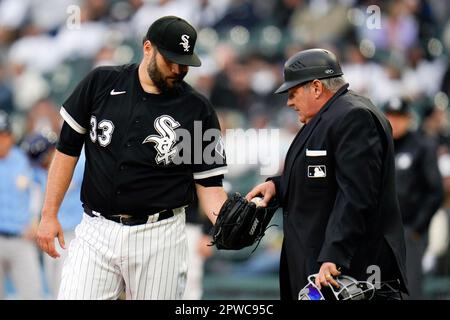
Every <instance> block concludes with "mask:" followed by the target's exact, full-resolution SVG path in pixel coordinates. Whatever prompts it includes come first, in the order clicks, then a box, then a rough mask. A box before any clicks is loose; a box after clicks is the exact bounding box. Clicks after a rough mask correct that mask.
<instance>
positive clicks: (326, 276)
mask: <svg viewBox="0 0 450 320" xmlns="http://www.w3.org/2000/svg"><path fill="white" fill-rule="evenodd" d="M340 274H341V272H340V271H339V270H338V268H337V266H336V265H335V264H334V263H333V262H324V263H322V266H321V267H320V270H319V273H318V274H317V277H316V286H317V287H318V288H319V289H321V288H322V286H328V285H329V284H331V285H332V286H334V287H336V288H339V284H338V283H337V282H336V280H334V278H333V277H337V276H339V275H340Z"/></svg>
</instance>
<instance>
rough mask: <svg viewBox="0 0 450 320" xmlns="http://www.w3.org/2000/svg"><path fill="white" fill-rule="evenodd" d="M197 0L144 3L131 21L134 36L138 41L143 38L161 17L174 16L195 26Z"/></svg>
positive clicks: (167, 0) (164, 0)
mask: <svg viewBox="0 0 450 320" xmlns="http://www.w3.org/2000/svg"><path fill="white" fill-rule="evenodd" d="M196 2H197V0H194V1H191V0H178V1H176V0H154V1H145V2H143V4H142V6H140V7H139V9H138V10H137V11H136V13H135V14H134V16H133V17H132V19H131V25H132V28H133V32H134V36H135V37H136V38H137V39H138V40H139V41H140V40H142V38H143V37H144V36H145V34H146V32H147V29H148V26H149V25H150V24H152V23H153V22H154V21H155V20H157V19H158V18H160V17H162V16H170V15H176V16H177V17H180V18H182V19H185V20H187V21H192V24H193V26H194V27H196V25H195V21H196V19H195V14H196V13H195V10H196V9H197V6H196Z"/></svg>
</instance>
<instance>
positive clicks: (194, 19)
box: [0, 0, 450, 299]
mask: <svg viewBox="0 0 450 320" xmlns="http://www.w3.org/2000/svg"><path fill="white" fill-rule="evenodd" d="M378 9H379V11H378ZM78 14H79V16H78ZM169 14H174V15H178V16H180V17H183V18H185V19H186V20H188V21H190V22H191V23H192V24H193V25H194V26H195V27H196V28H197V29H198V31H199V36H198V40H197V45H196V51H197V53H198V54H199V55H200V57H201V59H202V62H203V65H202V67H200V68H191V69H190V72H189V74H188V76H187V81H188V82H189V83H190V84H191V85H193V86H194V87H195V88H197V89H198V90H199V91H200V92H202V93H203V94H205V95H206V96H207V97H209V98H210V100H211V102H212V103H213V105H214V106H215V107H216V109H217V111H218V113H219V116H220V119H221V123H222V127H223V129H224V133H225V132H226V131H225V130H226V129H232V128H243V129H248V128H256V129H263V128H279V129H280V130H281V131H280V144H279V150H275V151H277V152H278V153H279V155H280V157H279V161H280V170H281V168H282V159H283V157H284V155H285V153H286V151H287V147H288V146H289V143H290V142H291V140H292V138H293V137H294V135H295V133H296V132H297V131H298V129H299V124H298V121H297V116H296V115H295V114H293V113H292V112H291V111H289V110H288V108H286V107H284V106H285V99H286V97H283V96H275V95H273V94H272V92H273V91H274V89H275V88H276V87H277V86H278V85H279V84H280V82H281V81H282V67H283V62H284V61H285V59H286V58H287V57H289V56H290V55H291V54H292V53H294V52H296V51H298V50H300V49H303V48H311V47H323V48H328V49H330V50H332V51H334V52H336V53H337V55H338V56H339V58H340V60H341V62H342V68H343V71H344V77H345V78H346V79H347V80H348V81H349V83H350V88H351V89H353V90H355V91H358V92H361V93H363V94H366V95H367V96H369V97H370V98H371V99H372V100H373V102H374V103H375V104H376V105H378V106H381V105H382V104H383V103H384V102H386V101H388V100H389V99H391V98H394V97H398V96H407V97H409V98H410V99H412V100H413V109H414V111H415V115H416V126H417V127H420V126H422V124H423V123H425V122H426V123H427V124H426V128H427V130H429V132H430V134H432V135H434V136H435V137H436V139H437V140H438V141H439V143H440V145H441V148H440V151H439V152H440V154H446V153H448V152H449V151H448V149H449V148H448V145H450V143H449V142H448V138H447V136H448V134H447V133H448V130H449V125H448V113H447V106H448V94H449V92H450V64H449V50H450V19H449V16H450V3H449V2H448V1H438V0H400V1H375V0H370V1H356V0H340V1H338V0H335V1H333V0H309V1H308V0H254V1H250V0H214V1H212V0H209V1H208V0H148V1H144V0H128V1H125V0H112V1H107V0H78V1H77V0H47V1H43V0H42V1H38V0H0V109H2V110H5V111H7V112H8V113H10V114H11V116H12V118H13V120H14V121H13V129H14V134H15V136H16V139H17V142H18V143H20V142H21V140H22V139H23V137H25V136H26V135H27V134H29V133H30V132H31V131H33V130H38V129H39V128H41V129H42V128H45V127H51V128H52V129H53V130H55V131H58V130H59V127H60V118H59V115H58V111H59V106H60V105H61V103H62V102H63V101H64V99H65V98H66V97H67V96H68V94H69V93H70V92H71V91H72V90H73V89H74V87H75V85H76V84H77V83H78V82H79V81H80V80H81V79H82V78H83V77H84V75H85V74H86V73H87V72H88V71H89V70H91V69H92V68H94V67H96V66H100V65H118V64H124V63H131V62H139V61H140V59H141V43H142V42H141V41H142V37H143V35H144V34H145V32H146V30H147V28H148V26H149V25H150V24H151V23H152V22H153V21H154V20H156V19H157V18H158V17H160V16H163V15H169ZM78 17H80V21H79V22H80V24H79V25H77V22H78V20H77V19H78ZM225 140H226V136H225ZM262 147H264V146H262ZM259 169H260V168H259V166H258V165H257V164H256V165H255V164H247V165H245V164H240V165H231V166H230V173H229V174H228V175H227V176H226V186H227V188H228V190H232V191H239V192H241V193H243V194H245V193H246V192H247V191H248V190H250V188H251V186H253V185H254V184H256V183H258V182H260V181H263V180H264V179H265V178H266V177H265V176H262V175H261V174H260V171H259ZM275 220H276V221H274V223H275V224H277V225H278V226H281V220H280V218H279V215H278V217H276V218H275ZM281 239H282V231H281V228H280V227H276V226H275V227H272V228H271V229H270V230H269V231H268V233H267V236H266V237H265V238H264V240H263V242H262V243H261V245H260V247H259V248H258V249H257V250H256V251H255V252H254V253H253V254H252V255H250V253H251V249H248V250H242V251H239V252H215V253H214V255H213V256H212V257H211V258H209V259H208V261H207V263H206V265H205V278H204V290H205V291H204V298H205V299H216V298H222V299H228V298H233V299H241V298H242V299H245V298H257V299H266V298H275V299H276V298H278V289H277V287H278V280H277V272H278V258H279V250H280V245H281ZM449 276H450V270H448V269H444V270H440V271H439V272H438V271H433V272H429V273H428V274H427V276H426V280H425V282H426V283H425V289H426V294H427V296H428V297H430V298H449V297H450V278H449ZM8 290H9V292H10V297H12V298H13V297H14V289H13V288H12V287H11V286H10V285H8Z"/></svg>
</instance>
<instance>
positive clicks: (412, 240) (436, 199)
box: [383, 98, 443, 300]
mask: <svg viewBox="0 0 450 320" xmlns="http://www.w3.org/2000/svg"><path fill="white" fill-rule="evenodd" d="M383 110H384V112H385V114H386V117H387V118H388V120H389V122H390V123H391V126H392V132H393V138H394V147H395V148H394V149H395V172H396V182H397V197H398V201H399V204H400V211H401V213H402V219H403V224H404V226H405V241H406V267H407V277H408V284H409V291H410V298H411V299H415V300H417V299H422V298H423V292H422V281H423V277H422V257H423V254H424V252H425V248H426V243H427V230H428V227H429V225H430V221H431V218H432V217H433V215H434V214H435V213H436V211H437V210H438V209H439V206H440V205H441V203H442V200H443V186H442V177H441V174H440V172H439V167H438V162H437V146H436V144H435V143H434V141H432V140H431V139H430V138H427V137H426V136H424V135H423V134H421V133H419V132H417V131H414V130H412V129H411V123H412V119H413V118H412V111H411V108H410V103H409V101H407V100H406V99H400V98H396V99H392V100H390V101H389V102H387V103H386V104H385V105H384V106H383Z"/></svg>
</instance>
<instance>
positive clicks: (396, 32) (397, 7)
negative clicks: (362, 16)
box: [359, 0, 418, 55]
mask: <svg viewBox="0 0 450 320" xmlns="http://www.w3.org/2000/svg"><path fill="white" fill-rule="evenodd" d="M407 2H408V0H399V1H385V2H383V3H384V4H385V6H384V7H383V8H381V10H380V12H381V27H380V28H367V25H366V23H363V24H361V26H360V28H359V33H360V38H361V39H367V40H369V41H371V42H372V43H373V44H374V45H375V46H376V48H377V49H378V50H384V51H387V52H393V53H394V54H399V55H403V54H404V53H406V52H407V51H408V50H409V49H410V48H411V47H412V46H413V45H414V44H415V42H416V40H417V37H418V24H417V21H416V19H415V17H414V15H413V14H412V12H411V7H409V6H408V5H407ZM364 11H365V8H364Z"/></svg>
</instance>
